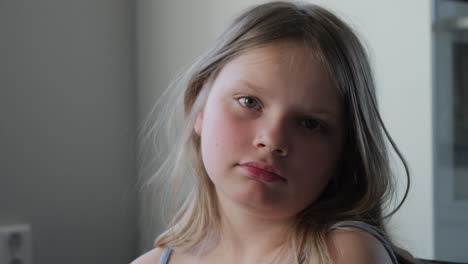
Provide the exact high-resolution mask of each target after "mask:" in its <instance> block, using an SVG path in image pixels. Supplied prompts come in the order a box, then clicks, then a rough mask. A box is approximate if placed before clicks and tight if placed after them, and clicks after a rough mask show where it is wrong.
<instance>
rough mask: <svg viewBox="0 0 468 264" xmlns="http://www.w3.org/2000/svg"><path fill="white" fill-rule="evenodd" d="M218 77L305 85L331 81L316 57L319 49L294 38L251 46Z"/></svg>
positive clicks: (227, 65)
mask: <svg viewBox="0 0 468 264" xmlns="http://www.w3.org/2000/svg"><path fill="white" fill-rule="evenodd" d="M218 78H221V79H225V80H231V79H239V78H249V79H254V80H256V81H259V82H269V81H273V80H279V79H281V80H283V81H285V82H286V81H287V82H289V83H290V84H293V83H299V82H301V83H303V84H304V85H327V86H329V85H330V84H331V82H330V78H329V75H328V72H327V71H326V70H325V67H323V64H322V63H321V62H320V60H318V59H317V56H316V52H314V51H313V50H312V49H311V48H309V47H305V46H304V45H300V44H298V43H295V42H292V41H283V42H275V43H270V44H266V45H262V46H259V47H255V48H252V49H249V50H247V51H245V52H243V53H241V54H240V55H238V56H236V57H235V58H233V59H232V60H231V61H229V62H228V63H227V64H226V65H225V66H224V67H223V68H222V69H221V71H220V74H219V75H218ZM218 78H217V79H218ZM218 81H219V80H218Z"/></svg>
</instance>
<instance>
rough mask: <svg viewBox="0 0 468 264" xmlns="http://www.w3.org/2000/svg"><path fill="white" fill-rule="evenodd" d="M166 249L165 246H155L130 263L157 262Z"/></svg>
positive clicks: (152, 263) (147, 263) (155, 263)
mask: <svg viewBox="0 0 468 264" xmlns="http://www.w3.org/2000/svg"><path fill="white" fill-rule="evenodd" d="M163 251H164V249H163V248H160V247H157V248H154V249H152V250H150V251H148V252H146V253H145V254H143V255H141V256H140V257H138V258H137V259H135V260H134V261H132V262H131V263H130V264H157V263H159V259H160V258H161V254H162V252H163Z"/></svg>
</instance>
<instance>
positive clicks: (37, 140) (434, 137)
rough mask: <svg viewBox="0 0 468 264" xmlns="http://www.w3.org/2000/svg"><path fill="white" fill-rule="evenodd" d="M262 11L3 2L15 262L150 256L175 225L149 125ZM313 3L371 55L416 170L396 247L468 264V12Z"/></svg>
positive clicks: (122, 1) (366, 0) (447, 6)
mask: <svg viewBox="0 0 468 264" xmlns="http://www.w3.org/2000/svg"><path fill="white" fill-rule="evenodd" d="M262 2H266V1H259V0H238V1H228V0H198V1H191V0H136V1H134V0H99V1H94V0H80V1H70V0H34V1H33V0H29V1H28V0H0V124H1V128H0V264H3V263H17V262H11V259H12V258H21V259H22V261H23V262H21V263H23V264H30V263H35V264H45V263H47V264H53V263H65V262H66V263H129V262H130V261H131V260H133V259H134V258H135V257H137V256H138V255H140V254H141V253H143V252H145V251H147V250H149V249H150V248H151V247H152V241H153V239H154V238H155V236H156V235H157V234H158V232H160V231H161V230H162V229H163V223H162V222H161V219H160V217H158V215H157V213H156V214H150V213H148V212H149V211H155V212H158V211H157V208H158V207H159V204H158V200H153V199H149V198H148V197H149V196H148V195H146V194H145V193H144V192H139V189H138V187H137V162H136V151H137V141H136V135H137V128H138V126H139V125H141V123H142V122H143V120H144V119H145V118H146V117H147V115H148V113H149V111H150V109H151V107H152V105H153V104H154V101H155V100H156V99H157V97H158V95H159V93H160V91H161V90H162V89H163V88H165V87H167V85H168V84H169V82H170V81H171V80H173V79H174V78H175V77H176V76H177V74H178V73H179V72H180V71H181V70H182V68H184V67H185V66H187V65H188V64H189V63H190V62H191V61H192V60H193V59H194V58H195V57H196V56H198V55H199V54H200V53H201V52H202V51H204V50H205V49H206V48H207V47H208V46H209V45H210V43H212V42H213V40H214V39H215V38H216V36H217V35H218V34H220V32H221V31H222V30H223V29H224V28H225V27H226V26H227V24H228V23H229V22H230V21H231V20H232V19H233V17H235V16H236V15H238V14H239V13H240V12H242V10H244V9H245V8H247V7H249V6H251V5H254V4H258V3H262ZM308 2H313V3H317V4H321V5H323V6H324V7H327V8H329V9H331V10H332V11H334V12H335V13H336V14H337V15H339V16H340V17H341V18H343V19H344V20H345V21H347V22H348V23H350V24H351V25H352V26H353V27H354V28H355V29H356V31H357V32H358V33H359V35H360V36H361V37H362V39H363V40H364V42H365V43H366V46H367V47H368V50H369V54H370V57H371V62H372V64H373V66H374V70H375V76H376V81H377V87H378V98H379V102H380V107H381V111H382V115H383V118H384V121H385V123H386V124H387V127H388V129H389V131H390V133H391V135H392V136H393V137H394V139H395V141H396V142H397V144H398V146H399V147H400V150H401V151H402V152H403V154H404V155H405V157H406V159H407V161H408V163H409V165H410V169H411V173H412V185H411V190H410V194H409V197H408V200H407V202H406V203H405V205H404V206H403V207H402V209H401V210H400V211H399V212H398V213H397V214H396V215H395V216H393V217H392V219H391V220H390V222H389V230H390V232H391V235H392V236H393V237H394V238H395V241H396V242H397V244H399V245H401V246H403V247H405V248H407V249H408V250H409V251H410V252H412V253H413V254H415V255H416V256H417V257H420V258H426V259H434V258H437V259H443V260H451V261H460V262H461V261H465V262H468V253H467V252H468V107H467V103H468V77H467V76H468V75H467V73H468V33H467V32H468V3H466V1H455V0H433V1H430V0H423V1H416V0H411V1H408V0H395V1H383V0H378V1H375V0H357V1H346V0H321V1H319V0H317V1H313V0H310V1H308ZM395 167H396V170H397V171H398V170H399V171H401V168H399V165H398V164H395ZM399 179H400V180H399V187H400V188H403V187H404V185H405V181H404V177H403V173H400V178H399ZM400 190H401V189H400ZM400 193H401V191H400Z"/></svg>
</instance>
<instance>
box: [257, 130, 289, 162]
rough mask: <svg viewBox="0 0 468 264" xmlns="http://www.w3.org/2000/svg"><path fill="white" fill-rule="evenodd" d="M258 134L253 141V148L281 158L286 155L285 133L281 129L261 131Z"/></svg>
mask: <svg viewBox="0 0 468 264" xmlns="http://www.w3.org/2000/svg"><path fill="white" fill-rule="evenodd" d="M259 132H260V133H258V134H257V136H256V137H255V139H254V141H253V145H254V147H256V148H258V149H262V150H265V151H268V152H270V153H272V154H273V155H277V156H281V157H286V156H287V155H288V146H287V144H286V140H285V135H284V133H285V132H284V131H282V129H281V128H276V129H275V128H273V129H261V131H259Z"/></svg>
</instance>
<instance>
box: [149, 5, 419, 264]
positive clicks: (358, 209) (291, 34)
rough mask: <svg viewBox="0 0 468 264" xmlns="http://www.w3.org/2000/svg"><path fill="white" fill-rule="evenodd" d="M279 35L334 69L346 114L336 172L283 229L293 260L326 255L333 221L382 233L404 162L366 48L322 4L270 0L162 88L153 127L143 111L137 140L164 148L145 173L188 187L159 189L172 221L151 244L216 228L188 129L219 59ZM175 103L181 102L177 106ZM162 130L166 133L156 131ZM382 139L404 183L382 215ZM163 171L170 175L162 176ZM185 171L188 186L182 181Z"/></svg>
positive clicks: (174, 242)
mask: <svg viewBox="0 0 468 264" xmlns="http://www.w3.org/2000/svg"><path fill="white" fill-rule="evenodd" d="M285 40H286V41H292V42H295V43H298V44H300V45H305V47H310V49H308V50H311V52H313V55H314V57H315V58H317V59H318V60H319V61H320V62H321V63H322V64H323V66H324V67H325V68H326V69H327V71H328V73H329V75H330V76H331V77H332V78H333V81H334V83H335V87H336V88H337V90H338V92H339V94H340V95H341V97H342V98H343V102H344V108H345V111H344V112H345V113H346V115H347V116H345V120H347V124H346V127H347V140H346V143H345V144H346V145H345V152H344V155H345V157H346V158H344V159H343V163H342V168H341V169H342V172H341V173H340V176H339V177H338V178H336V179H334V180H332V181H331V182H330V183H329V184H328V186H327V187H326V188H325V190H324V192H323V193H322V194H321V196H320V197H319V199H318V200H316V201H315V202H314V203H313V204H311V205H310V206H309V207H307V208H305V209H304V210H303V211H301V212H300V213H299V214H298V217H297V223H296V224H295V226H294V227H295V232H292V234H291V237H290V238H289V241H290V245H291V247H290V249H291V250H292V252H295V253H296V255H295V256H292V258H293V259H294V262H295V263H299V255H300V253H301V252H314V254H315V256H314V257H315V260H312V258H306V259H305V261H304V263H313V262H314V261H317V263H331V259H330V254H329V251H328V248H327V244H326V236H327V232H328V231H329V228H330V226H332V225H333V224H334V223H336V222H339V221H344V220H352V221H361V222H365V223H367V224H369V225H372V226H374V227H376V228H377V229H378V230H379V231H380V232H381V234H382V235H384V236H385V237H386V238H387V239H388V236H387V233H386V231H385V228H384V220H385V219H386V218H387V217H389V216H390V215H392V214H393V213H394V212H395V211H396V210H398V209H399V207H400V206H401V204H402V203H403V201H404V200H405V198H406V195H407V193H408V189H409V171H408V168H407V165H406V162H405V160H404V158H403V157H402V155H401V153H400V152H399V150H398V148H397V147H396V145H395V143H394V141H393V140H392V138H391V137H390V135H389V133H388V132H387V130H386V128H385V126H384V124H383V122H382V118H381V116H380V114H379V111H378V107H377V99H376V96H375V87H374V80H373V77H372V71H371V67H370V65H369V61H368V58H367V54H366V51H365V49H364V47H363V45H362V44H361V42H360V41H359V39H358V37H357V36H356V34H355V33H354V32H353V31H352V29H351V28H350V27H349V26H348V25H347V24H345V23H344V22H343V21H341V20H340V19H339V18H337V17H336V16H335V15H333V14H332V13H330V12H329V11H327V10H325V9H323V8H321V7H319V6H316V5H312V4H304V3H292V2H271V3H267V4H262V5H259V6H256V7H253V8H251V9H249V10H247V11H246V12H244V13H243V14H242V15H241V16H239V17H238V18H237V19H236V20H235V21H234V22H233V24H231V26H230V27H229V28H228V29H227V30H226V31H225V32H224V33H223V34H222V35H221V37H220V38H219V39H218V40H217V41H216V43H215V44H214V45H213V47H212V48H211V49H210V50H208V51H207V52H206V53H205V54H203V55H202V56H201V57H200V58H199V59H198V60H197V61H196V62H195V63H194V64H193V65H192V66H191V67H190V68H189V69H187V70H186V72H185V73H184V74H182V75H181V76H180V79H179V80H177V81H176V82H175V83H173V85H171V86H170V88H169V89H168V90H166V92H165V94H163V95H162V97H161V99H160V100H161V101H160V103H158V104H156V107H155V108H154V112H157V113H158V116H157V117H158V119H157V120H156V122H155V123H154V125H153V126H152V127H150V128H148V124H150V123H149V121H148V123H147V124H146V125H145V126H144V127H143V129H142V131H143V132H146V133H145V134H141V139H140V142H141V144H142V146H143V147H151V148H155V149H157V150H158V151H159V152H158V153H159V155H160V156H159V158H162V164H161V165H160V167H159V168H158V169H157V171H156V173H155V174H154V175H153V177H152V178H151V179H150V182H152V183H155V182H156V185H158V184H159V186H161V185H164V186H167V185H166V184H168V183H172V184H173V185H174V186H176V187H177V186H181V185H182V183H185V184H184V185H183V186H185V187H186V188H185V189H184V188H182V189H181V188H178V189H172V188H167V189H166V190H170V192H171V193H172V194H175V196H176V197H182V200H181V201H178V202H175V203H173V205H174V206H175V207H176V208H177V213H176V214H175V217H173V219H172V221H171V223H170V227H169V228H168V229H167V230H166V231H165V232H164V233H162V234H161V235H160V236H159V237H158V238H157V239H156V242H155V245H156V246H165V247H172V248H183V249H189V248H193V247H194V246H196V245H197V244H198V243H200V242H201V241H202V240H203V239H204V238H206V236H207V235H208V233H209V232H210V231H211V230H217V229H218V228H219V214H218V208H217V200H216V194H215V191H214V186H213V183H212V182H211V181H210V179H209V177H208V175H207V173H206V171H205V169H204V166H203V162H202V160H201V154H200V138H199V136H198V135H197V134H196V133H194V131H193V127H194V123H195V118H196V116H197V115H198V113H199V112H200V111H201V109H202V107H203V106H204V104H205V102H206V98H207V96H208V94H209V92H210V88H211V84H212V81H213V80H214V79H215V78H216V75H217V73H218V72H219V71H220V70H221V69H222V67H223V66H224V65H226V63H228V62H229V61H230V60H232V59H233V58H234V57H236V56H239V55H240V54H242V53H243V52H245V51H247V50H252V49H254V48H257V47H259V46H262V45H267V44H271V43H274V42H277V41H285ZM161 102H162V103H161ZM167 102H169V103H167ZM164 103H166V104H165V105H163V104H164ZM182 104H183V106H184V110H183V112H181V111H180V109H181V107H179V106H182ZM182 116H183V117H182ZM148 120H150V119H148ZM177 120H179V121H182V120H184V123H183V124H184V127H180V125H179V126H178V125H174V124H175V121H177ZM164 129H166V130H164ZM164 132H166V134H167V135H169V136H172V138H169V139H168V138H165V137H161V135H162V134H164ZM152 140H153V141H152ZM158 140H160V141H158ZM387 142H389V143H390V145H391V147H392V148H393V150H394V151H395V153H396V154H397V155H398V157H399V158H400V159H401V162H402V163H403V166H404V168H405V172H406V176H407V180H408V185H407V188H406V190H405V193H404V197H403V199H402V201H401V202H400V203H399V204H398V205H397V206H396V208H395V209H394V210H393V211H391V212H390V213H389V214H388V215H387V216H382V210H383V208H385V207H386V206H388V205H390V204H391V201H393V198H394V195H393V194H394V190H393V180H392V172H391V168H390V165H389V155H388V151H387V145H386V143H387ZM158 153H156V154H158ZM164 179H166V180H167V179H169V180H168V181H167V182H161V180H164ZM189 179H191V180H192V182H191V183H192V184H193V185H192V186H191V185H190V184H187V181H188V180H189ZM175 190H178V191H177V192H176V191H175ZM184 193H188V194H186V195H183V194H184ZM392 246H393V249H394V250H395V252H396V254H397V257H398V259H399V261H400V263H415V262H414V260H413V259H412V258H411V257H410V256H409V254H407V253H406V252H405V251H403V250H401V249H399V248H398V247H396V246H394V245H393V244H392Z"/></svg>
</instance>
